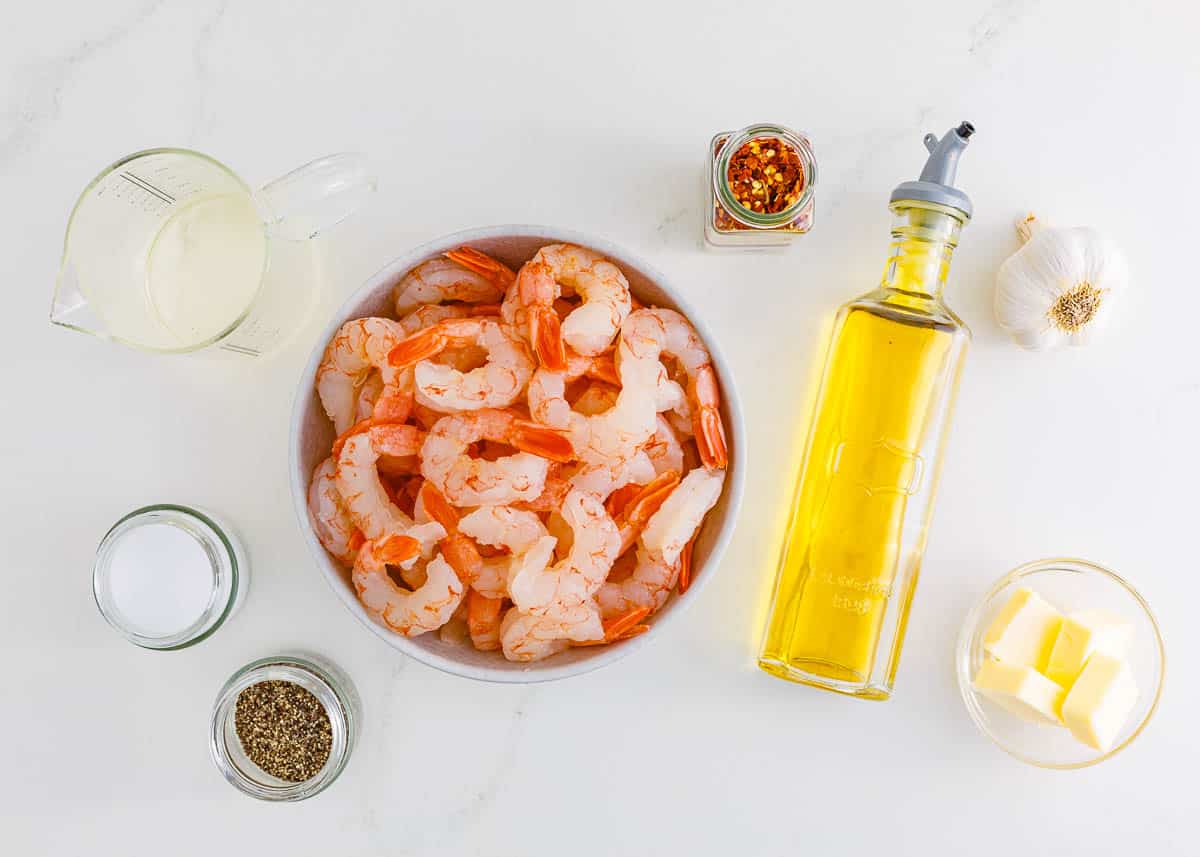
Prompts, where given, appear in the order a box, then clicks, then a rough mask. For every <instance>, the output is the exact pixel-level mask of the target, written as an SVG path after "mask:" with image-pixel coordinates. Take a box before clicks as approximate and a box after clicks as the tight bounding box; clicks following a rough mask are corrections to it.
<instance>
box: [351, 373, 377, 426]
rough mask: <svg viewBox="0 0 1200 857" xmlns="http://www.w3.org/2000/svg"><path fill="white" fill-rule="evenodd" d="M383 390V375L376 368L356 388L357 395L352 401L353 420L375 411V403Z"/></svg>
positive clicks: (356, 420)
mask: <svg viewBox="0 0 1200 857" xmlns="http://www.w3.org/2000/svg"><path fill="white" fill-rule="evenodd" d="M382 392H383V376H382V375H380V374H379V372H378V371H377V370H372V371H371V374H369V375H368V376H367V380H365V381H363V382H362V384H361V385H360V386H359V388H358V397H357V398H356V399H355V401H354V421H355V422H359V421H360V420H365V419H367V418H368V417H370V416H371V415H372V414H374V413H375V403H376V402H377V401H379V395H380V394H381V393H382Z"/></svg>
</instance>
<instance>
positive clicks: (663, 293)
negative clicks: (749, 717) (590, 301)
mask: <svg viewBox="0 0 1200 857" xmlns="http://www.w3.org/2000/svg"><path fill="white" fill-rule="evenodd" d="M556 242H568V243H572V244H580V245H583V246H585V247H591V248H592V249H594V250H596V251H598V252H599V253H602V254H603V255H604V256H606V257H607V258H609V259H610V260H612V261H613V262H614V263H616V264H617V265H618V266H619V267H620V268H621V270H622V271H623V272H624V273H625V276H626V277H628V278H629V285H630V287H631V289H632V291H633V293H634V295H636V296H637V297H638V299H639V300H641V301H642V302H644V303H646V304H653V305H657V306H664V307H670V308H672V309H676V310H678V311H680V312H681V313H683V314H684V315H686V316H687V317H688V318H689V319H690V320H691V322H692V324H693V325H695V327H696V329H697V331H699V333H700V336H701V337H702V338H703V339H704V342H705V343H706V344H707V345H708V349H709V351H710V352H711V354H712V361H713V366H714V368H715V369H716V372H717V376H718V380H719V381H720V384H721V396H722V402H721V416H722V419H723V420H724V421H725V431H726V434H727V436H728V440H729V459H730V463H729V471H728V477H727V478H726V481H725V490H724V493H723V494H722V496H721V499H720V501H719V502H718V503H717V505H716V506H715V507H714V508H713V510H712V512H710V513H709V516H708V517H707V518H706V519H705V522H704V527H703V529H702V531H701V533H700V537H699V538H698V539H697V540H696V545H695V550H694V553H693V557H692V563H693V583H692V586H691V588H690V589H689V590H688V592H687V594H686V595H685V596H684V597H683V598H680V597H679V596H677V595H672V596H671V598H670V600H668V601H667V603H666V604H665V605H664V606H663V608H662V609H661V610H660V611H658V613H657V614H656V615H655V616H654V618H653V619H652V621H651V630H650V631H648V632H647V633H645V634H642V635H640V636H638V637H634V638H632V639H630V640H626V641H624V642H620V643H614V644H612V645H608V646H588V647H582V648H575V649H569V650H567V651H565V652H562V653H561V654H558V655H555V656H553V657H551V658H547V659H546V660H544V661H536V662H534V663H513V662H510V661H507V660H505V659H504V658H503V657H502V656H501V655H500V654H499V653H497V652H478V651H476V650H475V649H473V648H472V647H471V646H470V644H469V643H462V644H458V643H449V642H443V641H442V640H441V639H440V638H439V636H438V634H436V633H431V634H424V635H422V636H420V637H412V638H408V637H402V636H400V635H399V634H397V633H395V632H394V631H391V630H389V629H388V628H387V627H385V626H384V625H383V624H382V623H380V622H379V621H378V620H376V619H375V618H374V617H372V616H371V615H370V614H368V613H367V611H366V610H365V609H364V608H363V606H362V604H361V603H360V602H359V600H358V597H357V596H356V595H355V592H354V587H353V586H352V585H351V584H350V578H349V572H348V571H347V570H346V569H345V568H343V567H342V566H341V565H340V564H338V563H337V562H335V561H334V560H333V559H332V558H331V557H330V556H329V554H327V553H326V552H325V549H324V548H322V547H321V543H320V542H319V541H318V540H317V537H316V535H315V534H314V533H313V531H312V528H311V527H310V526H309V523H308V512H307V502H308V501H307V493H308V482H309V478H310V477H311V475H312V472H313V469H314V468H316V466H317V465H318V464H320V463H321V461H322V460H323V459H324V458H325V457H326V456H328V455H329V448H330V445H331V444H332V442H333V427H332V425H331V424H330V422H329V420H328V419H327V418H326V416H325V412H324V411H323V410H322V409H321V404H320V402H319V401H318V399H317V396H316V393H315V390H314V379H315V377H316V371H317V365H318V364H319V363H320V361H321V355H322V352H323V351H324V349H325V345H326V343H328V342H329V340H330V339H331V338H332V337H333V335H334V333H335V332H336V331H337V329H338V328H339V327H340V326H341V325H342V324H343V323H345V322H346V321H349V320H350V319H355V318H362V317H364V316H370V315H377V314H383V315H387V316H391V315H392V307H391V292H392V287H393V286H394V285H395V284H396V283H397V282H398V281H399V280H400V278H401V277H403V276H404V275H405V274H406V273H407V272H408V271H410V270H411V269H412V268H414V267H416V266H417V265H419V264H420V263H421V262H424V261H425V260H426V259H432V258H434V257H436V256H438V255H440V254H441V253H443V252H444V251H446V250H450V249H453V248H455V247H460V246H462V245H464V244H469V245H471V246H472V247H475V248H476V249H479V250H482V251H483V252H485V253H488V254H489V255H491V256H494V257H495V258H497V259H499V260H500V261H502V262H504V263H505V264H507V265H509V266H510V267H512V268H514V269H516V268H517V267H519V266H520V265H521V263H523V262H524V261H525V260H527V259H528V258H529V257H530V256H532V255H533V254H534V253H535V252H537V250H538V248H540V247H542V246H543V245H545V244H553V243H556ZM745 436H746V433H745V430H744V429H743V427H742V410H741V406H740V404H739V402H738V395H737V387H736V386H735V385H734V381H733V374H732V373H731V372H730V369H729V364H728V363H726V362H725V358H724V357H723V356H722V354H721V351H720V348H719V347H718V344H717V342H716V340H715V339H714V338H713V336H712V333H711V332H710V331H709V329H708V327H707V326H706V325H705V324H704V319H703V317H702V316H701V314H700V313H699V312H697V311H696V309H695V307H693V306H691V305H690V304H689V303H688V301H687V300H686V299H685V298H684V296H683V293H682V291H681V290H680V289H679V288H678V287H677V286H673V285H671V284H670V283H669V282H668V281H667V279H666V277H664V276H663V275H662V274H661V273H659V272H658V271H656V270H655V269H654V268H652V267H651V266H650V265H648V264H647V263H646V262H644V261H643V260H642V259H640V258H638V257H637V256H635V255H633V254H632V253H630V252H628V251H627V250H624V249H622V248H620V247H617V246H616V245H614V244H612V243H610V242H608V241H605V240H603V239H601V238H596V237H594V236H591V235H583V234H580V233H577V232H572V231H570V230H567V229H557V228H552V227H548V226H490V227H484V228H481V229H469V230H466V231H463V232H456V233H454V234H452V235H446V236H444V237H442V238H438V239H436V240H434V241H431V242H429V243H428V244H423V245H421V246H420V247H417V248H415V249H414V250H412V251H410V252H408V253H406V254H405V255H403V256H401V257H400V258H399V259H396V260H395V261H394V262H392V263H390V264H389V265H387V266H386V267H384V268H383V269H382V270H381V271H379V272H378V273H377V274H375V276H373V277H371V279H370V280H368V281H367V283H366V284H365V285H363V287H362V288H360V289H359V290H358V291H357V292H355V293H354V294H353V295H352V296H351V297H350V299H349V300H347V301H346V302H345V303H344V304H342V307H341V309H339V310H338V311H337V313H335V314H334V316H333V318H332V319H331V320H330V322H329V325H328V326H327V327H326V328H325V331H324V333H322V334H321V337H320V339H319V340H318V341H317V343H316V345H315V346H314V348H313V352H312V356H311V357H310V358H309V361H308V365H307V366H305V368H304V373H303V375H302V376H301V378H300V387H299V390H298V392H297V395H296V402H295V405H294V407H293V408H292V426H291V441H290V447H289V452H288V454H289V456H290V463H291V483H292V502H293V505H294V507H295V510H296V515H297V518H298V519H299V521H300V529H301V531H302V532H303V533H304V538H305V540H306V542H307V543H308V547H309V550H310V551H311V552H312V555H313V558H314V559H315V560H316V563H317V567H318V568H319V569H320V571H321V574H322V576H323V577H324V578H325V580H326V582H327V583H328V584H329V585H330V587H331V588H332V589H333V591H334V593H335V594H336V595H337V597H338V598H339V599H341V602H342V603H343V604H344V605H345V606H346V608H347V609H349V610H350V612H352V613H353V614H354V615H355V616H357V617H358V618H359V620H360V621H361V622H362V623H363V624H364V625H366V626H367V627H368V628H370V629H371V630H372V631H374V632H375V633H376V634H377V635H378V636H379V637H380V638H381V639H383V640H384V641H385V642H387V643H388V644H389V645H390V646H392V647H394V648H396V649H399V650H400V651H402V652H404V653H405V654H408V655H411V656H412V657H414V658H416V659H417V660H419V661H421V662H422V663H425V664H428V665H429V666H432V667H437V668H438V669H440V670H444V671H446V672H448V673H453V674H454V675H460V676H464V677H466V678H473V679H481V680H485V681H497V682H512V683H530V682H539V681H551V680H553V679H560V678H566V677H567V676H573V675H579V674H581V673H585V672H589V671H591V670H594V669H597V668H599V667H602V666H604V665H606V664H610V663H612V662H613V661H616V660H618V659H620V658H623V657H624V656H625V655H628V654H629V653H631V652H633V651H634V650H635V649H638V648H641V647H642V646H644V645H645V644H646V643H648V642H649V641H650V639H651V638H653V637H658V636H661V634H662V632H663V629H664V628H665V627H666V626H667V625H670V624H671V623H673V622H674V621H675V619H676V617H678V616H679V615H680V613H681V611H682V610H683V608H684V607H685V606H686V604H687V603H688V602H691V601H693V600H695V599H696V598H697V597H698V596H699V594H700V590H702V589H703V587H704V586H705V585H706V584H707V583H708V580H709V578H710V577H712V575H713V574H714V573H715V572H716V567H717V563H718V561H719V560H720V558H721V554H722V553H723V552H724V550H725V546H726V545H727V544H728V543H729V539H730V536H731V535H732V533H733V526H734V521H735V520H736V518H737V513H738V510H739V508H740V507H741V504H742V490H743V481H744V480H743V473H744V472H745V468H746V447H745Z"/></svg>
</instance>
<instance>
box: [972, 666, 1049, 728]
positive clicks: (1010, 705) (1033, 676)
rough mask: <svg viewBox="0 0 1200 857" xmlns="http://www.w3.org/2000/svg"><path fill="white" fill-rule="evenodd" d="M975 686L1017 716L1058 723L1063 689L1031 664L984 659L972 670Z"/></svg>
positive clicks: (1038, 721) (1036, 721)
mask: <svg viewBox="0 0 1200 857" xmlns="http://www.w3.org/2000/svg"><path fill="white" fill-rule="evenodd" d="M975 689H976V690H977V691H979V692H980V693H981V694H983V695H984V696H986V697H987V698H988V699H990V700H991V701H992V702H994V703H996V704H997V705H999V706H1000V707H1001V708H1004V709H1005V710H1006V711H1010V712H1012V713H1013V714H1015V715H1017V716H1018V717H1023V718H1025V719H1026V720H1032V721H1033V722H1035V723H1049V724H1052V725H1054V726H1059V725H1061V723H1062V720H1061V719H1060V718H1059V710H1060V709H1061V707H1062V704H1063V698H1064V697H1065V696H1066V691H1064V690H1063V689H1062V688H1061V687H1059V686H1058V685H1057V684H1055V683H1054V682H1052V681H1050V679H1048V678H1046V677H1045V676H1044V675H1042V674H1041V673H1039V672H1038V671H1037V670H1035V669H1034V668H1033V667H1030V666H1026V665H1024V664H1009V663H1005V662H1004V661H984V662H983V666H981V667H980V668H979V671H978V672H977V673H975Z"/></svg>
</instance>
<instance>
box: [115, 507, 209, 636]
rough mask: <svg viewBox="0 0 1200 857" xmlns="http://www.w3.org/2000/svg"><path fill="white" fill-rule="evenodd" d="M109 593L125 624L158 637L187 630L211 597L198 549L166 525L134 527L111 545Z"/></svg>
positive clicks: (182, 533) (206, 568) (203, 559)
mask: <svg viewBox="0 0 1200 857" xmlns="http://www.w3.org/2000/svg"><path fill="white" fill-rule="evenodd" d="M108 579H109V592H110V593H111V595H112V601H113V605H114V606H115V607H116V609H117V611H118V612H120V613H121V615H122V616H123V617H124V620H125V623H127V624H128V625H129V627H130V630H133V631H135V632H137V633H139V634H142V635H145V636H149V637H164V636H167V635H170V634H176V633H178V632H180V631H183V630H185V629H187V628H189V627H191V626H192V625H193V624H194V623H195V622H196V621H197V620H198V619H199V618H200V616H201V615H202V614H203V613H204V611H205V609H206V608H207V607H208V604H209V601H210V599H211V598H212V594H213V567H212V562H211V560H210V559H209V556H208V553H207V552H206V551H205V549H204V545H203V544H201V543H200V541H199V540H197V539H196V538H195V537H194V536H193V535H191V533H189V532H187V530H184V529H183V528H181V527H177V526H175V525H174V524H168V523H152V524H145V525H143V526H139V527H134V528H132V529H131V530H129V531H128V532H126V533H124V534H123V535H122V536H121V537H120V538H119V539H118V540H117V543H116V544H115V545H113V551H112V560H111V563H110V565H109V575H108Z"/></svg>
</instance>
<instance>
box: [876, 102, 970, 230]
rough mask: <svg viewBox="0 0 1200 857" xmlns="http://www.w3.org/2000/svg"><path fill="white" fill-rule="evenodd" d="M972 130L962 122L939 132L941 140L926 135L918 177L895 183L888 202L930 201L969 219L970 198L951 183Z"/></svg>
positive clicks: (931, 135)
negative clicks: (959, 212) (895, 186)
mask: <svg viewBox="0 0 1200 857" xmlns="http://www.w3.org/2000/svg"><path fill="white" fill-rule="evenodd" d="M974 133H975V126H974V125H972V124H971V123H970V122H962V123H960V124H959V125H958V126H957V127H956V128H951V129H950V130H949V131H947V132H946V133H945V134H944V135H942V137H941V139H938V138H937V137H936V136H935V135H933V134H926V135H925V148H926V149H927V150H928V151H929V157H928V158H927V159H926V161H925V167H924V169H922V170H921V176H920V178H919V179H917V180H916V181H913V182H904V183H903V184H901V185H899V186H898V187H897V188H896V189H895V190H894V191H892V197H891V201H892V202H896V201H898V200H904V199H912V200H918V201H921V202H934V203H937V204H939V205H946V206H949V207H951V208H955V209H958V210H959V211H961V212H962V213H963V214H964V215H966V217H967V218H968V219H969V218H970V217H971V213H972V211H973V207H972V205H971V199H970V197H968V196H967V195H966V194H965V193H963V192H962V191H961V190H959V189H958V188H956V187H954V182H955V179H956V178H957V175H958V159H959V156H960V155H961V154H962V152H963V150H964V149H966V148H967V143H968V142H969V141H970V139H971V136H972V135H973V134H974Z"/></svg>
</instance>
